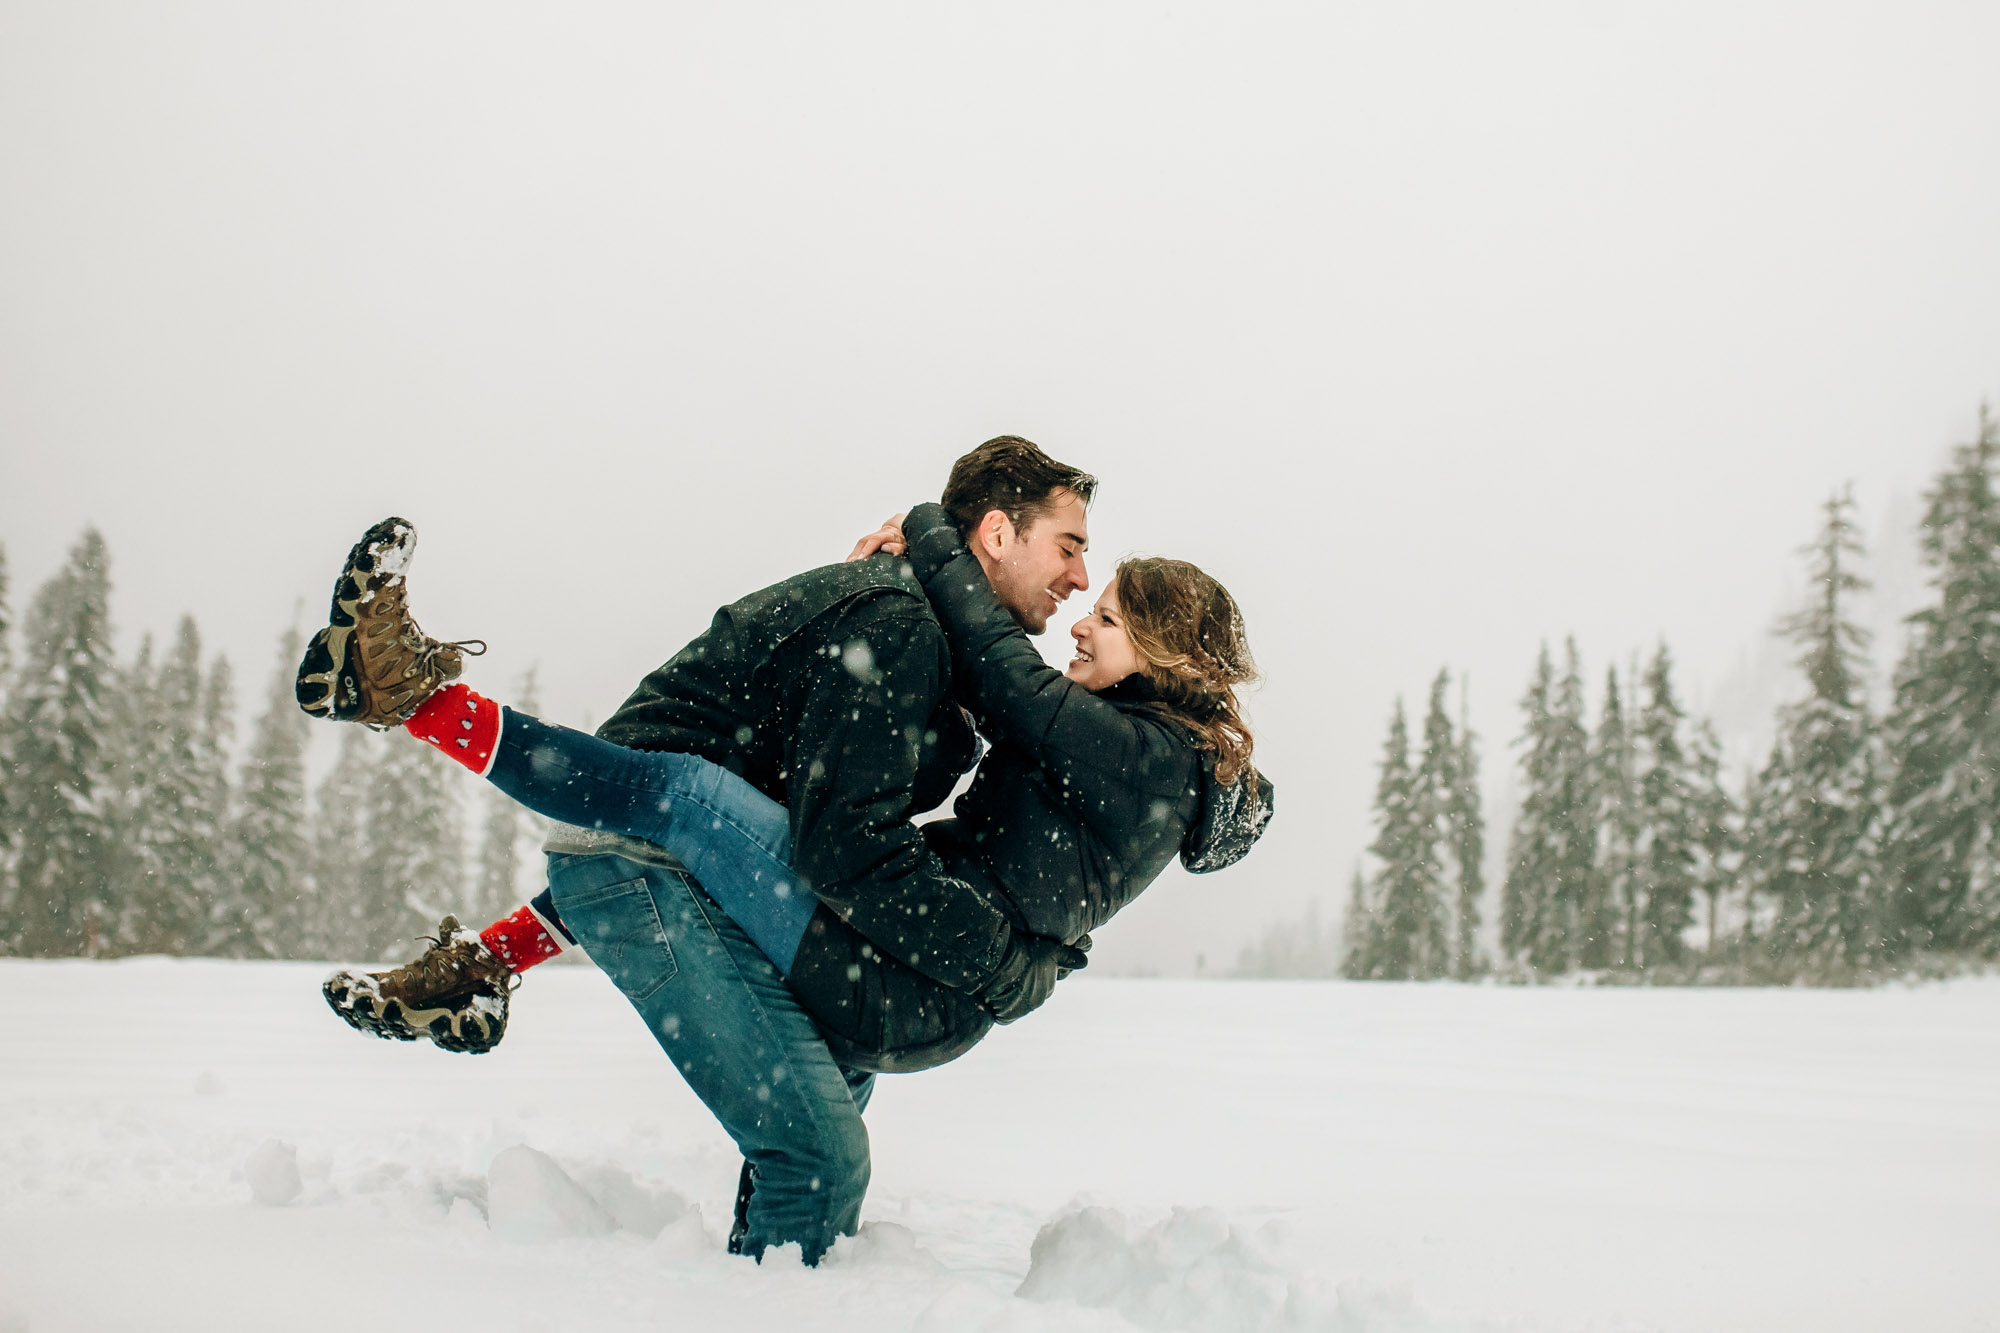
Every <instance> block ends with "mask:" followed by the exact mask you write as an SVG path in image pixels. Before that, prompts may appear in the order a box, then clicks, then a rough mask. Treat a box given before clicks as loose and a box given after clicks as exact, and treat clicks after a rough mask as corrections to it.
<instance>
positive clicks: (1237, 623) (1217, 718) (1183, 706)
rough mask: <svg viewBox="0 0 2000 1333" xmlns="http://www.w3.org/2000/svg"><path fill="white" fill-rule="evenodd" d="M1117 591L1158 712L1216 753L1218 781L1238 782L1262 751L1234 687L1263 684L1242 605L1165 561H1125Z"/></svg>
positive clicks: (1185, 566)
mask: <svg viewBox="0 0 2000 1333" xmlns="http://www.w3.org/2000/svg"><path fill="white" fill-rule="evenodd" d="M1113 586H1115V587H1116V588H1117V589H1118V605H1119V608H1120V609H1121V610H1122V611H1123V612H1124V616H1125V632H1126V633H1127V634H1128V635H1130V636H1131V639H1132V646H1133V647H1134V648H1136V649H1138V650H1139V660H1140V662H1141V665H1140V668H1139V669H1140V671H1142V672H1144V673H1145V675H1146V677H1147V678H1148V679H1149V680H1151V681H1152V682H1153V685H1154V687H1155V688H1156V689H1157V690H1158V691H1159V695H1160V707H1159V711H1160V712H1162V713H1163V714H1165V715H1167V716H1170V717H1172V718H1173V719H1174V720H1175V721H1177V722H1180V723H1181V724H1182V725H1184V726H1186V727H1187V728H1188V729H1189V730H1191V731H1193V732H1194V733H1195V735H1196V736H1197V737H1199V738H1200V740H1201V743H1202V745H1203V747H1204V748H1207V749H1210V750H1213V751H1214V752H1215V776H1216V780H1217V781H1219V782H1234V781H1235V780H1236V779H1237V777H1238V775H1239V774H1241V773H1242V772H1243V771H1244V770H1245V769H1247V768H1249V767H1250V752H1251V750H1252V749H1254V748H1255V745H1256V742H1255V741H1254V740H1253V739H1252V738H1251V735H1250V724H1249V723H1248V722H1246V721H1245V720H1244V718H1243V706H1242V704H1241V703H1240V702H1239V701H1238V700H1237V698H1236V688H1235V687H1236V686H1238V685H1246V684H1248V683H1249V682H1251V681H1253V680H1256V679H1257V663H1256V661H1255V659H1253V658H1252V657H1251V656H1250V643H1249V640H1248V639H1247V637H1246V636H1245V634H1244V630H1243V613H1242V612H1241V611H1240V610H1238V609H1237V606H1236V599H1235V598H1233V597H1231V596H1230V595H1229V590H1228V589H1227V588H1225V587H1223V586H1222V585H1221V584H1220V583H1217V582H1216V581H1215V580H1214V579H1212V578H1210V577H1209V576H1208V575H1206V574H1204V573H1202V572H1201V570H1200V569H1198V568H1196V567H1195V566H1193V565H1191V564H1189V563H1188V562H1187V561H1185V560H1167V559H1163V558H1161V557H1158V556H1142V557H1135V558H1133V559H1130V560H1123V561H1120V562H1119V565H1118V572H1117V574H1116V575H1114V576H1113Z"/></svg>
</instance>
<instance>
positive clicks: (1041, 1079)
mask: <svg viewBox="0 0 2000 1333" xmlns="http://www.w3.org/2000/svg"><path fill="white" fill-rule="evenodd" d="M321 970H322V969H320V968H318V967H314V966H305V965H296V964H229V963H215V962H174V961H166V960H153V959H147V960H137V961H131V962H124V963H115V964H89V963H25V962H7V963H0V1333H64V1331H66V1330H92V1331H93V1333H95V1331H97V1330H125V1329H131V1330H149V1331H151V1330H173V1329H198V1330H201V1333H233V1331H234V1330H239V1329H240V1330H254V1331H255V1333H271V1330H274V1329H283V1330H287V1333H291V1331H292V1330H313V1329H337V1330H340V1331H341V1333H368V1331H369V1330H383V1331H385V1333H386V1331H388V1330H425V1331H426V1333H435V1330H439V1329H451V1330H461V1329H462V1330H471V1329H480V1330H493V1331H494V1333H526V1331H528V1330H558V1329H577V1330H591V1331H593V1333H595V1331H598V1330H620V1329H628V1328H631V1329H637V1328H647V1329H663V1328H670V1329H705V1328H715V1329H722V1328H755V1329H787V1328H792V1329H812V1330H815V1333H818V1331H821V1330H826V1331H830V1333H844V1331H846V1330H899V1331H900V1330H905V1329H919V1330H925V1331H926V1333H955V1331H956V1330H961V1329H963V1330H977V1329H985V1330H1002V1331H1008V1330H1031V1329H1034V1330H1039V1329H1059V1330H1061V1329H1077V1330H1118V1329H1127V1328H1130V1327H1133V1326H1135V1325H1136V1326H1138V1327H1144V1328H1189V1329H1218V1330H1222V1329H1228V1330H1235V1329H1267V1328H1268V1329H1319V1328H1325V1329H1341V1330H1385V1329H1422V1330H1430V1329H1441V1328H1460V1327H1469V1328H1504V1329H1519V1330H1541V1329H1604V1330H1628V1329H1631V1330H1638V1329H1671V1330H1686V1331H1687V1333H1719V1331H1722V1330H1739V1329H1740V1330H1759V1331H1760V1333H1761V1331H1763V1330H1783V1329H1809V1330H1812V1331H1813V1333H1841V1331H1842V1330H1890V1329H1893V1330H1945V1329H1949V1330H1960V1329H2000V1260H1996V1255H2000V982H1994V981H1967V982H1959V983H1953V984H1947V985H1935V986H1927V987H1921V988H1915V989H1888V990H1881V991H1874V992H1808V991H1636V990H1617V991H1580V990H1554V989H1550V990H1513V989H1497V988H1468V987H1457V986H1447V985H1433V986H1394V985H1347V984H1289V983H1276V982H1267V983H1249V982H1245V983H1223V982H1140V981H1104V980H1100V979H1094V978H1089V977H1080V978H1078V979H1077V980H1076V981H1074V982H1072V983H1069V984H1067V985H1065V987H1064V988H1063V990H1062V993H1061V994H1060V995H1059V996H1058V997H1057V998H1056V1000H1055V1001H1054V1002H1053V1003H1052V1004H1051V1005H1050V1007H1049V1008H1048V1009H1047V1010H1046V1011H1044V1012H1043V1013H1041V1014H1038V1015H1036V1016H1035V1017H1033V1018H1031V1019H1030V1020H1028V1021H1027V1022H1025V1023H1022V1024H1020V1025H1019V1026H1017V1027H1015V1028H1012V1029H1009V1030H1005V1031H1002V1032H999V1033H997V1034H996V1035H995V1036H994V1037H993V1038H992V1039H990V1040H989V1041H988V1042H987V1043H986V1044H985V1046H984V1047H982V1048H981V1049H979V1050H977V1051H975V1052H974V1053H973V1054H972V1055H970V1056H968V1057H967V1058H966V1059H964V1060H962V1061H960V1062H959V1063H958V1064H956V1065H954V1066H951V1067H948V1068H946V1069H942V1070H937V1071H933V1072H931V1073H927V1074H920V1075H914V1076H908V1077H903V1078H897V1079H888V1080H884V1082H883V1086H882V1087H881V1088H880V1090H879V1092H878V1094H877V1098H876V1102H875V1106H874V1108H873V1109H872V1110H871V1111H870V1113H869V1122H870V1125H871V1127H872V1131H873V1135H874V1143H875V1183H874V1186H873V1189H872V1192H871V1194H870V1196H869V1201H868V1205H867V1207H866V1209H865V1211H864V1214H863V1217H864V1222H865V1225H864V1228H863V1234H862V1235H861V1237H859V1238H858V1239H857V1240H856V1241H854V1242H850V1243H844V1244H843V1245H842V1247H841V1248H840V1249H838V1250H837V1251H836V1252H835V1253H834V1255H833V1256H832V1257H831V1258H830V1259H829V1261H828V1263H827V1264H826V1265H825V1266H824V1267H822V1268H821V1269H820V1270H819V1271H817V1272H812V1271H807V1270H804V1269H802V1268H800V1267H798V1266H797V1265H796V1263H792V1264H787V1263H785V1262H784V1261H783V1260H782V1259H779V1260H777V1261H773V1262H767V1263H766V1264H765V1265H764V1266H763V1267H762V1268H761V1269H760V1268H758V1267H756V1266H754V1265H751V1264H749V1263H746V1262H744V1261H742V1260H737V1259H732V1258H729V1257H727V1256H726V1255H724V1254H723V1253H722V1233H723V1230H724V1227H725V1224H726V1222H727V1210H728V1206H729V1202H730V1199H731V1196H732V1191H733V1186H734V1181H735V1174H736V1160H735V1156H734V1154H733V1152H732V1151H731V1149H730V1147H729V1145H728V1143H727V1141H726V1140H725V1139H724V1138H723V1136H722V1134H721V1132H720V1131H719V1130H718V1129H717V1128H716V1126H715V1125H714V1123H713V1122H712V1121H711V1120H710V1119H709V1118H708V1117H707V1114H706V1113H705V1112H704V1111H703V1110H702V1108H701V1106H700V1105H699V1104H698V1103H697V1102H696V1101H695V1100H694V1099H693V1097H692V1096H691V1095H690V1094H689V1093H688V1092H687V1091H686V1090H685V1088H684V1087H683V1086H682V1085H681V1083H680V1082H679V1081H678V1079H677V1078H676V1077H675V1075H674V1073H673V1070H672V1069H671V1068H670V1067H669V1066H668V1064H667V1063H666V1061H665V1060H664V1059H663V1058H662V1057H661V1056H660V1055H659V1054H658V1052H657V1051H656V1050H655V1048H654V1047H653V1046H652V1045H651V1044H650V1043H649V1041H648V1039H647V1037H646V1034H645V1032H644V1030H643V1028H642V1027H641V1025H640V1023H639V1022H638V1020H637V1019H636V1018H635V1017H634V1016H633V1015H632V1013H631V1012H630V1010H629V1009H627V1008H626V1007H625V1005H624V1002H623V1001H622V1000H621V999H620V998H619V997H618V996H617V995H616V994H615V993H614V992H613V991H612V989H611V987H610V986H609V985H608V984H607V983H605V982H604V981H603V979H602V978H601V977H599V976H597V975H596V974H595V973H594V972H593V971H591V970H589V969H560V970H559V969H554V968H544V969H542V971H541V972H539V973H537V974H535V975H534V976H532V977H530V978H529V979H528V984H527V986H526V987H525V989H524V990H523V991H522V992H521V994H520V995H519V997H518V999H517V1004H516V1008H515V1018H514V1022H513V1026H512V1028H511V1030H510V1031H509V1033H508V1035H507V1040H506V1042H505V1044H504V1045H503V1046H502V1047H501V1048H500V1049H499V1050H498V1051H497V1052H495V1053H494V1054H492V1055H490V1056H485V1057H480V1058H471V1057H464V1056H451V1055H447V1054H444V1053H443V1052H440V1051H437V1050H435V1049H433V1048H432V1047H430V1046H429V1045H428V1044H427V1043H426V1044H422V1045H398V1044H391V1043H386V1042H376V1041H370V1040H368V1039H366V1038H364V1037H361V1036H359V1035H357V1034H356V1033H353V1032H351V1031H349V1030H348V1029H347V1028H345V1027H344V1026H342V1025H341V1024H340V1023H339V1022H338V1021H336V1020H335V1019H334V1018H333V1017H332V1015H330V1014H328V1013H327V1012H326V1010H325V1008H324V1007H323V1005H322V1002H321V1000H320V998H319V994H318V989H317V982H318V978H319V975H320V972H321ZM489 1173H490V1174H489ZM260 1197H261V1199H262V1200H263V1201H262V1202H260V1201H259V1198H260ZM697 1210H698V1211H697ZM489 1212H490V1213H491V1222H490V1225H489V1220H488V1213H489ZM1038 1233H1041V1237H1042V1238H1041V1240H1040V1241H1039V1242H1038V1241H1037V1235H1038Z"/></svg>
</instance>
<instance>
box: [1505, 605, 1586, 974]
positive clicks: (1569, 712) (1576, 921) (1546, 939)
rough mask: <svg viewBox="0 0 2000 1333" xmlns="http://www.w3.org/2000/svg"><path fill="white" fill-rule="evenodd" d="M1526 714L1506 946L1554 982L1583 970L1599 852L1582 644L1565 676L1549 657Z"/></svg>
mask: <svg viewBox="0 0 2000 1333" xmlns="http://www.w3.org/2000/svg"><path fill="white" fill-rule="evenodd" d="M1522 707H1523V709H1524V710H1525V711H1526V712H1527V714H1528V727H1527V730H1526V732H1525V733H1524V734H1523V737H1522V739H1523V740H1524V741H1525V742H1526V743H1527V752H1526V753H1525V754H1524V755H1523V756H1522V769H1523V776H1524V778H1525V779H1526V782H1525V784H1524V786H1525V790H1524V792H1523V795H1522V798H1521V809H1520V812H1519V813H1518V814H1517V815H1516V817H1515V823H1514V830H1513V834H1512V836H1511V838H1510V841H1509V847H1508V870H1507V880H1506V883H1505V884H1504V885H1503V887H1502V908H1501V930H1502V935H1501V943H1502V947H1503V948H1504V949H1505V950H1506V952H1507V953H1508V955H1509V956H1510V957H1512V958H1513V959H1515V960H1516V961H1517V962H1520V963H1523V964H1525V965H1526V966H1527V968H1528V969H1529V970H1530V971H1531V972H1533V973H1534V974H1535V975H1537V976H1543V977H1550V976H1557V975H1560V974H1561V973H1563V972H1567V971H1568V970H1570V969H1571V968H1573V967H1575V966H1576V963H1577V957H1578V946H1579V944H1580V943H1581V940H1582V919H1581V910H1582V907H1583V905H1584V900H1585V896H1586V895H1587V894H1588V892H1589V888H1590V875H1591V866H1592V861H1593V860H1594V848H1595V846H1596V837H1595V829H1594V827H1593V813H1594V812H1593V810H1592V803H1591V794H1590V737H1589V732H1588V730H1587V729H1586V728H1585V726H1584V700H1583V667H1582V663H1581V661H1580V659H1579V658H1578V655H1577V651H1576V641H1575V640H1574V639H1571V640H1569V641H1568V643H1566V644H1565V646H1564V658H1563V673H1562V675H1560V676H1557V675H1556V674H1555V672H1554V668H1553V666H1552V665H1551V664H1550V662H1549V654H1548V649H1547V647H1546V646H1545V647H1544V648H1543V649H1542V655H1541V658H1540V660H1539V661H1538V663H1537V664H1536V668H1535V677H1534V683H1533V684H1532V685H1531V686H1530V687H1529V690H1528V694H1527V697H1526V698H1525V699H1523V700H1522Z"/></svg>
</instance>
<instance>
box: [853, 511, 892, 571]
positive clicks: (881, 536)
mask: <svg viewBox="0 0 2000 1333" xmlns="http://www.w3.org/2000/svg"><path fill="white" fill-rule="evenodd" d="M906 517H908V515H907V514H891V515H889V517H887V518H885V519H883V520H882V526H881V527H879V528H877V529H875V531H873V532H871V533H869V534H868V535H867V536H866V537H863V538H862V539H861V540H860V541H858V542H856V543H854V549H853V550H852V551H849V552H848V553H847V559H846V560H845V561H843V562H842V563H843V564H849V563H852V562H853V561H856V560H865V559H867V558H868V557H869V556H871V555H874V554H875V553H876V552H877V551H882V552H886V553H887V554H889V555H901V554H902V553H903V552H904V551H906V550H908V549H909V545H908V543H906V542H905V541H904V540H903V520H904V519H905V518H906Z"/></svg>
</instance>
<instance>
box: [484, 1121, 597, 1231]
mask: <svg viewBox="0 0 2000 1333" xmlns="http://www.w3.org/2000/svg"><path fill="white" fill-rule="evenodd" d="M486 1225H487V1226H489V1227H491V1228H492V1230H493V1233H494V1234H495V1235H497V1236H501V1237H503V1238H505V1239H507V1240H521V1241H534V1240H554V1239H556V1238H558V1237H562V1236H604V1235H609V1234H610V1233H611V1232H613V1231H615V1230H617V1228H618V1224H617V1223H616V1222H615V1221H613V1220H612V1217H611V1214H610V1213H608V1212H606V1211H605V1210H604V1206H603V1205H602V1204H600V1203H598V1201H597V1200H596V1199H594V1198H592V1197H591V1195H590V1191H588V1190H586V1189H585V1188H584V1187H583V1186H581V1185H579V1184H577V1183H576V1182H575V1181H574V1180H572V1179H570V1176H569V1173H568V1172H567V1171H564V1170H563V1169H562V1168H561V1167H560V1166H558V1165H556V1161H555V1159H554V1158H553V1157H550V1156H549V1155H548V1154H547V1153H545V1152H539V1151H537V1150H536V1149H534V1148H530V1147H528V1146H527V1145H526V1144H515V1145H514V1146H513V1147H511V1148H503V1149H501V1150H500V1153H499V1155H498V1156H496V1157H495V1158H494V1159H493V1165H491V1166H489V1167H487V1168H486Z"/></svg>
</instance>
